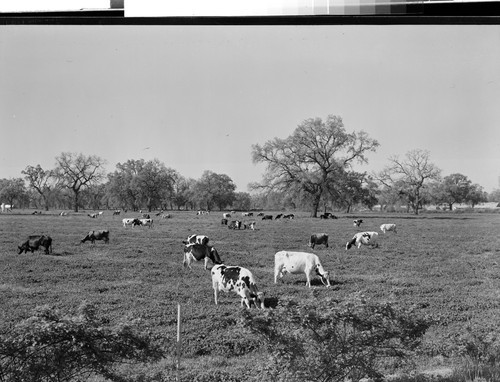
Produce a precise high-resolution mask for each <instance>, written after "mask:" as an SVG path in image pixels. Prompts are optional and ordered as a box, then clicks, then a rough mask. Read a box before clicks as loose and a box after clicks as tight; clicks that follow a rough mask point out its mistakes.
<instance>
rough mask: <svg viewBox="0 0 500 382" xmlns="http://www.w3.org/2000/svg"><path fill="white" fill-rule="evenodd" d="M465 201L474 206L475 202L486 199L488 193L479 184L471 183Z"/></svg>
mask: <svg viewBox="0 0 500 382" xmlns="http://www.w3.org/2000/svg"><path fill="white" fill-rule="evenodd" d="M465 201H466V202H467V203H469V204H470V205H471V206H472V207H474V206H475V205H476V204H479V203H483V202H486V201H488V194H487V193H486V192H485V191H484V190H483V187H481V186H480V185H479V184H473V185H472V186H471V187H470V189H469V193H468V194H467V197H466V198H465Z"/></svg>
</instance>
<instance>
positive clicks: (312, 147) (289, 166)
mask: <svg viewBox="0 0 500 382" xmlns="http://www.w3.org/2000/svg"><path fill="white" fill-rule="evenodd" d="M378 146H379V143H378V142H377V141H376V140H374V139H371V138H369V137H368V134H367V133H365V132H364V131H360V132H353V133H347V132H346V130H345V129H344V124H343V123H342V118H340V117H338V116H334V115H329V116H328V118H327V119H326V121H325V122H323V121H322V120H321V118H310V119H307V120H305V121H304V122H302V123H301V124H300V125H299V126H298V127H297V128H296V129H295V131H294V133H293V134H292V135H291V136H289V137H288V138H285V139H280V138H275V139H274V140H272V141H268V142H266V143H265V144H264V145H263V146H260V145H253V146H252V158H253V161H254V163H259V162H262V163H266V164H267V169H266V173H265V174H264V176H263V180H262V182H261V183H260V184H253V185H251V188H254V189H257V188H265V189H269V190H274V191H284V192H287V193H289V192H290V191H291V190H293V192H295V193H303V194H305V195H308V197H309V198H310V201H311V204H312V216H314V217H316V216H317V212H318V208H319V205H320V202H321V200H322V198H324V197H325V196H326V195H327V194H332V193H333V192H332V191H333V189H334V188H335V187H339V186H340V184H339V182H341V181H342V179H346V178H347V177H346V176H345V175H346V174H347V173H352V174H354V173H353V171H352V164H353V163H354V162H358V163H367V158H366V153H367V152H369V151H375V150H376V148H377V147H378ZM350 178H352V177H350Z"/></svg>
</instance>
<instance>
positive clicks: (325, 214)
mask: <svg viewBox="0 0 500 382" xmlns="http://www.w3.org/2000/svg"><path fill="white" fill-rule="evenodd" d="M319 218H320V219H338V218H337V217H336V216H335V215H334V214H332V213H331V212H325V213H324V214H321V215H319Z"/></svg>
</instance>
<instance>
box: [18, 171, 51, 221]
mask: <svg viewBox="0 0 500 382" xmlns="http://www.w3.org/2000/svg"><path fill="white" fill-rule="evenodd" d="M21 173H22V174H24V175H26V176H25V177H24V178H25V179H26V180H27V181H28V183H29V186H30V187H31V188H32V189H34V190H36V192H38V193H39V194H40V196H41V197H42V199H43V204H44V207H45V211H48V210H49V196H50V193H51V191H52V189H53V187H54V185H55V181H56V180H55V177H54V171H53V170H44V169H43V168H42V167H41V166H40V165H39V164H38V165H36V167H34V166H27V167H26V169H24V170H23V171H21Z"/></svg>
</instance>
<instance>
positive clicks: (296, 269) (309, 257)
mask: <svg viewBox="0 0 500 382" xmlns="http://www.w3.org/2000/svg"><path fill="white" fill-rule="evenodd" d="M285 273H291V274H298V273H305V274H306V279H307V281H306V286H308V287H309V288H310V287H311V278H312V276H314V274H317V275H318V276H319V277H320V278H321V282H322V283H323V284H324V285H326V286H327V287H329V286H330V275H329V273H328V272H327V271H325V269H324V268H323V266H322V265H321V262H320V260H319V257H318V256H317V255H315V254H314V253H307V252H291V251H279V252H276V254H275V255H274V283H275V284H276V283H277V282H278V277H279V278H282V277H283V275H284V274H285Z"/></svg>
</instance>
